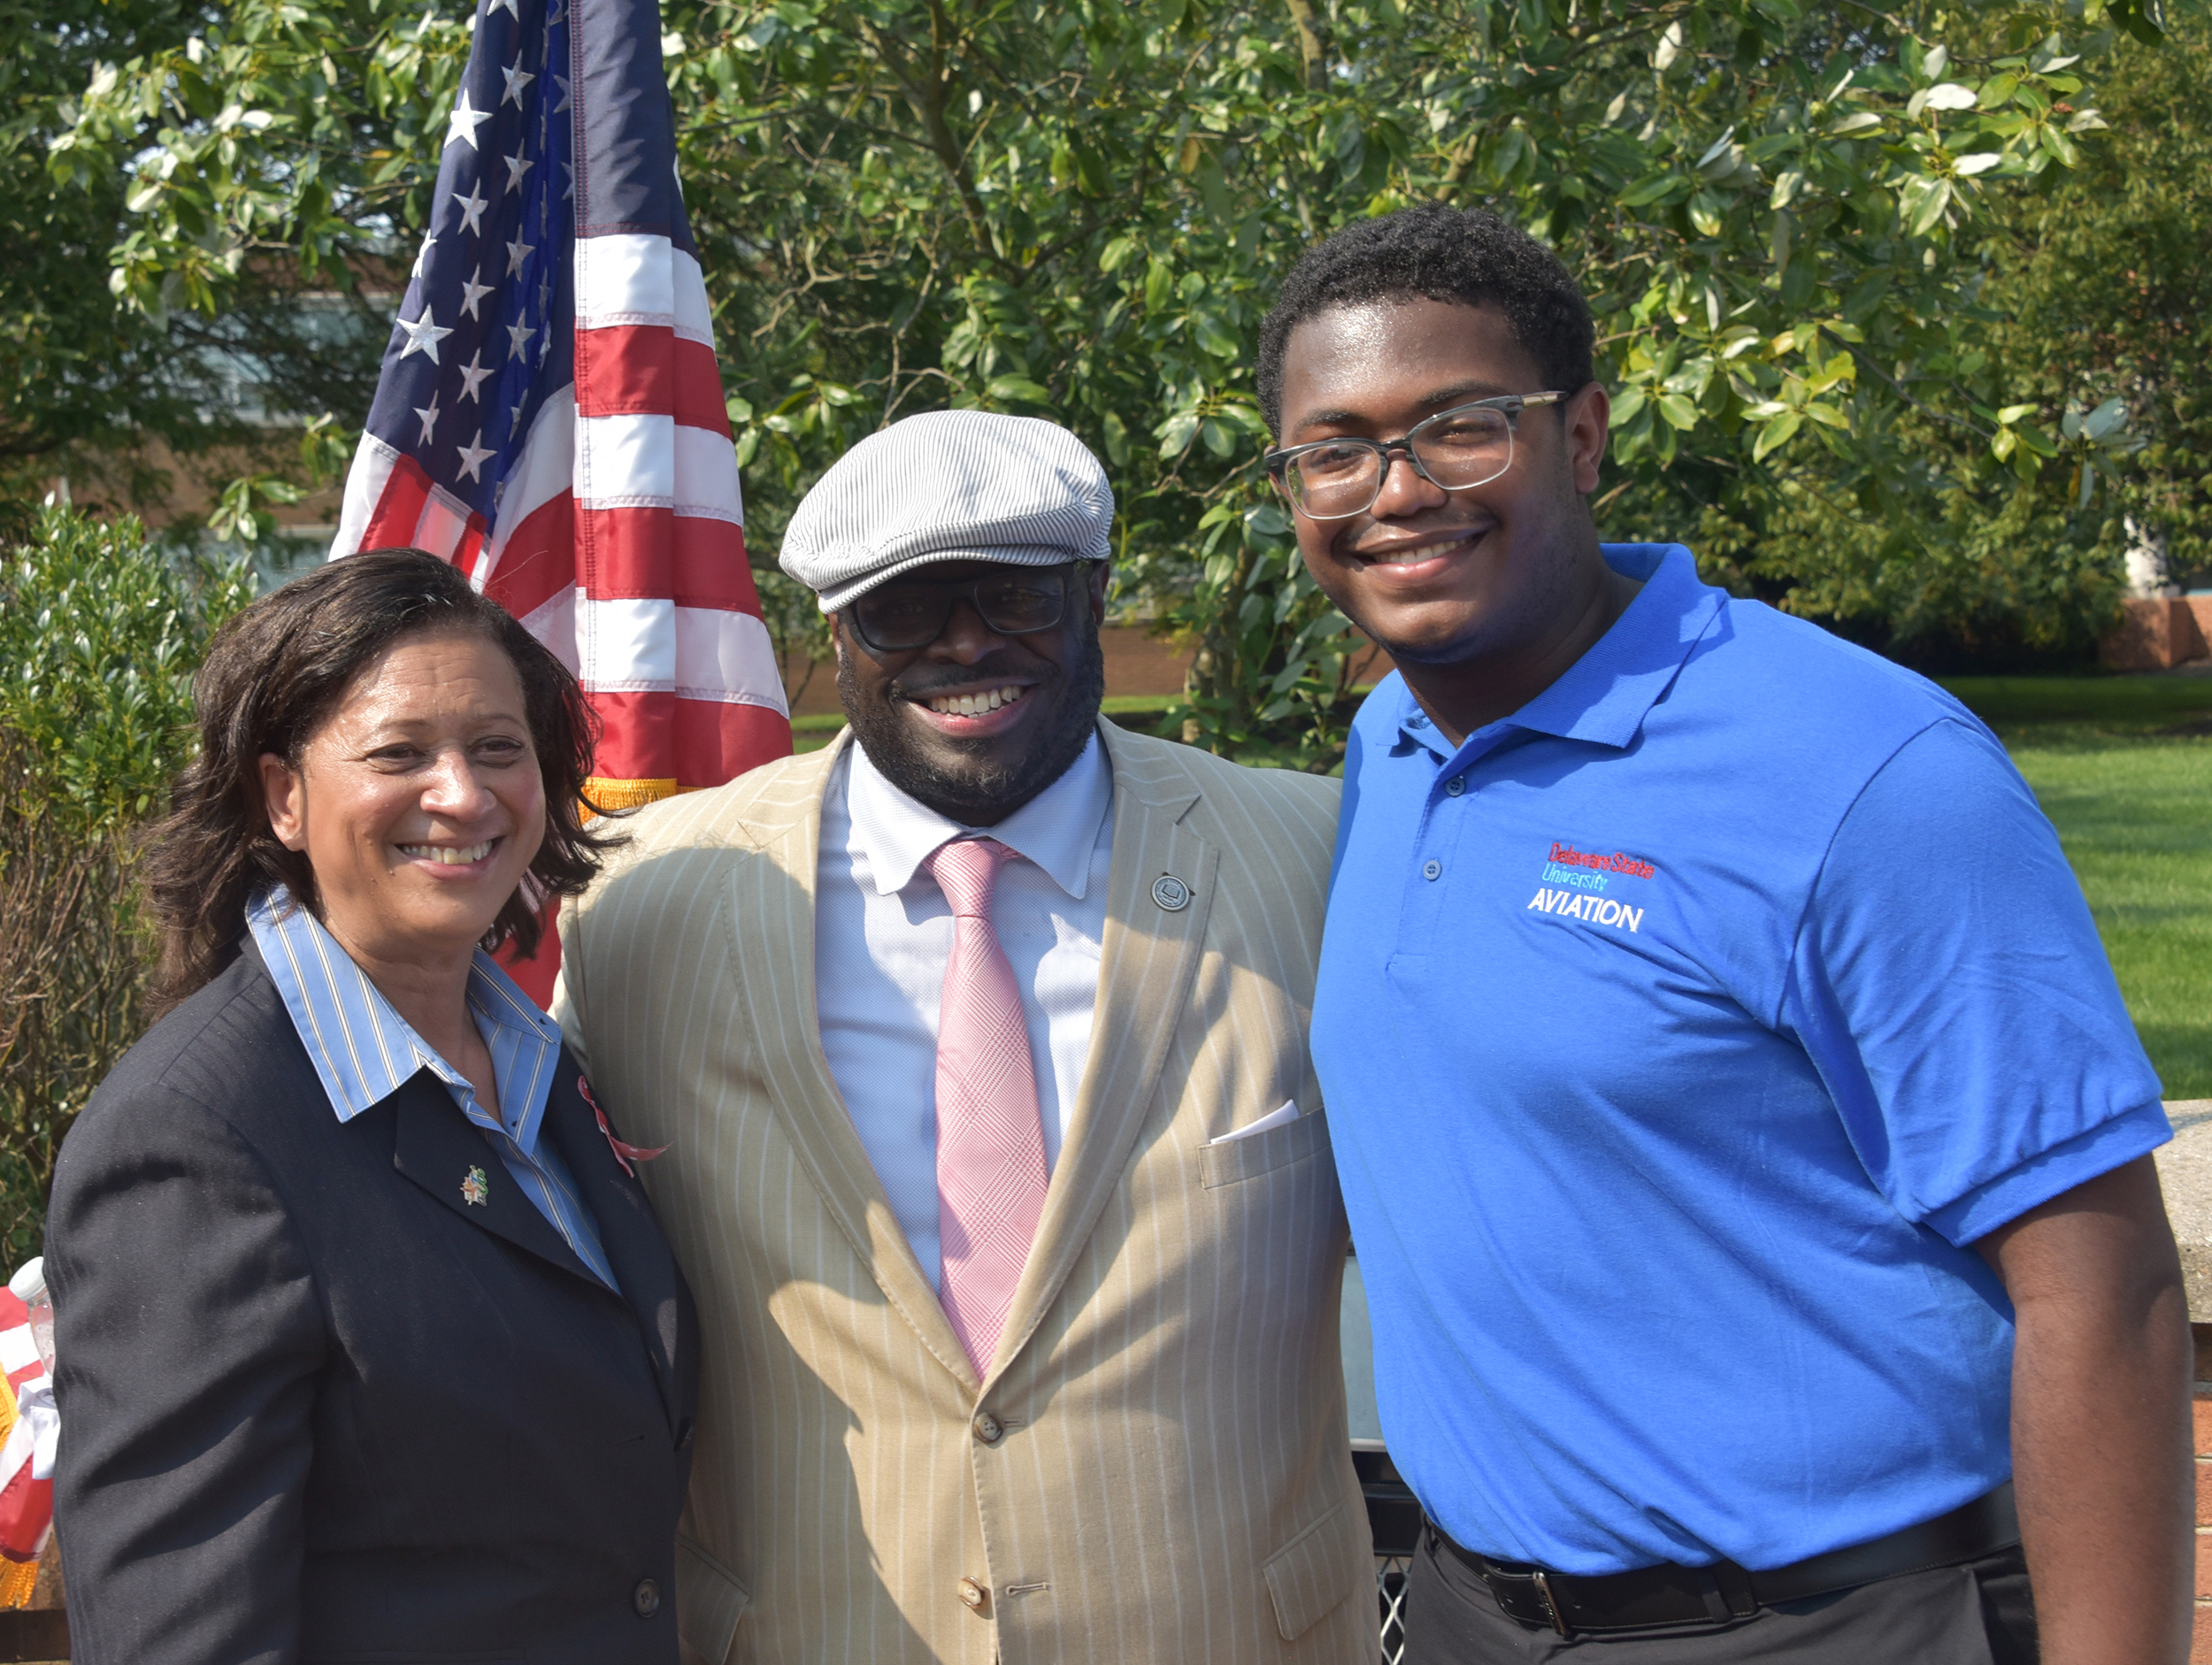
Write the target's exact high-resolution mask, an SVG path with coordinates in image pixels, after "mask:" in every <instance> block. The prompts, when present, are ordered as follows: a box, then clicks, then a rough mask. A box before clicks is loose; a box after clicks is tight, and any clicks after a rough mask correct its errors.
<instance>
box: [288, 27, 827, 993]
mask: <svg viewBox="0 0 2212 1665" xmlns="http://www.w3.org/2000/svg"><path fill="white" fill-rule="evenodd" d="M660 27H661V26H660V12H659V7H658V5H657V4H656V0H482V3H481V4H480V5H479V6H478V8H477V13H476V28H475V34H474V36H473V38H472V42H471V45H470V49H469V62H468V65H467V67H466V69H465V71H464V73H463V75H462V85H461V89H460V93H459V96H458V97H457V100H456V101H455V104H454V107H453V110H452V112H451V114H450V116H449V119H448V127H447V130H446V139H445V149H444V153H443V156H442V159H441V160H440V163H439V167H438V181H437V186H436V188H435V189H434V191H433V192H432V194H431V215H430V225H429V228H428V231H427V233H426V235H425V237H424V240H423V246H422V252H421V254H420V255H419V257H418V258H417V260H416V262H415V269H414V272H413V273H412V275H411V278H410V280H409V281H408V286H407V292H406V294H405V295H403V297H402V298H401V301H400V307H399V314H398V318H397V319H396V322H395V324H394V326H393V330H392V338H391V341H390V343H389V345H388V346H387V347H386V349H385V353H384V368H383V372H382V374H381V375H380V378H379V379H378V382H377V390H376V398H375V402H374V403H373V405H372V406H371V408H370V410H369V420H368V424H367V426H366V429H365V432H364V433H363V434H362V438H361V446H360V449H359V450H358V451H357V453H356V455H355V457H354V462H353V468H352V472H350V473H349V476H348V477H347V480H346V488H345V498H344V503H343V506H342V510H341V513H340V518H339V526H338V534H337V537H336V539H335V540H334V542H333V544H332V546H331V554H332V556H334V557H336V556H349V555H354V554H357V553H358V552H360V551H361V550H363V549H380V548H388V547H390V546H394V545H412V546H413V547H415V548H417V549H427V550H429V551H430V552H431V553H432V554H434V555H437V556H442V557H444V558H445V559H447V560H449V561H451V562H453V563H454V564H456V565H457V566H460V567H463V568H465V569H466V571H467V572H469V574H470V576H471V577H472V579H474V581H475V582H476V585H477V587H479V588H480V589H481V590H482V591H484V593H485V594H487V595H490V596H492V597H493V598H494V599H495V600H496V601H498V602H501V603H503V605H504V606H505V607H506V608H507V609H508V610H509V611H511V612H512V613H513V614H514V615H515V616H516V617H517V618H520V619H521V620H522V621H523V622H524V623H525V624H526V625H528V626H529V628H530V630H531V632H532V633H534V635H536V636H537V638H538V639H539V640H540V641H542V642H544V643H545V644H546V645H547V646H548V647H549V648H552V649H553V651H554V652H555V653H556V654H557V655H559V656H560V657H561V658H562V659H563V661H565V663H566V664H568V666H569V668H570V669H571V670H572V671H575V672H576V674H577V677H578V678H579V679H580V680H581V682H582V683H583V686H584V690H585V693H586V694H588V697H589V698H590V701H591V703H592V705H593V707H594V709H595V710H596V711H597V713H598V715H599V717H600V718H601V720H602V723H603V734H602V737H601V740H600V743H599V749H598V754H597V761H596V763H595V768H594V772H593V777H592V779H591V782H590V784H589V786H588V788H587V794H588V796H589V797H590V799H591V800H592V802H595V803H596V804H598V805H599V806H600V807H601V808H603V809H628V808H631V807H633V806H634V805H637V804H641V803H647V802H651V801H652V800H654V799H656V798H663V797H666V796H668V795H669V794H672V793H675V792H679V791H682V790H685V789H687V788H691V787H697V786H719V785H721V784H722V783H723V782H724V781H726V780H729V779H733V777H735V776H737V775H739V774H741V773H742V772H744V771H746V770H748V769H751V768H754V767H757V765H759V764H761V763H767V762H769V761H771V760H772V759H774V758H777V757H781V756H785V755H786V754H787V753H788V752H789V751H790V749H791V726H790V721H789V717H788V716H787V710H786V707H785V703H784V694H783V678H782V675H781V667H780V665H779V664H777V662H776V655H775V651H774V648H773V647H772V643H771V641H770V638H769V635H768V631H767V627H766V626H765V625H764V624H763V623H762V622H761V617H760V598H759V596H758V595H757V593H756V592H755V590H754V587H753V577H752V572H751V569H750V568H749V566H748V565H747V564H746V557H745V528H744V521H745V514H744V503H743V500H742V498H741V495H740V493H739V490H738V483H737V454H736V451H735V449H733V446H732V444H731V439H730V426H729V418H728V415H727V413H726V410H725V409H724V402H723V395H722V378H721V372H720V371H719V370H718V368H717V365H716V362H715V355H714V328H713V324H712V320H711V318H710V313H709V311H708V305H707V289H706V282H705V280H704V278H703V276H702V274H701V272H700V269H699V261H698V256H697V252H696V248H695V244H694V242H693V241H692V237H691V232H690V226H689V223H688V221H687V218H686V216H685V213H684V207H683V199H682V196H681V195H680V193H679V191H678V189H677V186H676V137H675V116H674V111H673V108H672V105H671V104H670V102H669V96H668V87H667V81H666V79H665V77H664V74H663V73H662V65H661V53H660V41H661V35H660ZM502 251H503V252H502ZM542 957H543V955H542V954H541V958H542ZM517 975H518V980H520V981H521V982H522V984H523V986H524V987H525V988H526V989H528V990H529V991H530V992H531V993H532V994H534V995H536V996H537V997H538V998H540V999H541V1000H542V999H543V998H545V995H546V994H547V993H549V991H550V988H551V985H552V976H551V972H550V971H549V969H546V967H545V966H543V965H541V966H539V967H537V968H535V969H534V970H526V969H521V968H518V969H517Z"/></svg>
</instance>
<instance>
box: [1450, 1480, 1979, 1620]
mask: <svg viewBox="0 0 2212 1665" xmlns="http://www.w3.org/2000/svg"><path fill="white" fill-rule="evenodd" d="M1428 1531H1429V1533H1430V1535H1431V1536H1432V1538H1434V1539H1435V1541H1436V1544H1437V1546H1439V1547H1440V1548H1443V1549H1447V1550H1449V1551H1450V1552H1451V1553H1452V1554H1454V1555H1455V1556H1456V1557H1457V1558H1458V1559H1459V1560H1460V1561H1463V1562H1464V1563H1465V1564H1466V1565H1467V1566H1468V1567H1469V1568H1470V1569H1471V1570H1472V1571H1473V1572H1474V1573H1475V1574H1476V1576H1477V1577H1479V1578H1481V1580H1482V1581H1483V1583H1484V1584H1486V1585H1488V1586H1489V1589H1490V1593H1491V1594H1492V1595H1493V1596H1494V1597H1496V1598H1497V1602H1498V1606H1499V1607H1502V1608H1503V1609H1504V1610H1505V1612H1506V1613H1507V1614H1508V1615H1510V1616H1511V1617H1513V1618H1516V1619H1518V1620H1520V1621H1521V1623H1524V1624H1540V1625H1547V1626H1548V1627H1549V1628H1550V1629H1552V1630H1556V1631H1558V1632H1559V1634H1560V1635H1562V1636H1573V1635H1576V1634H1578V1632H1582V1631H1588V1632H1590V1633H1592V1634H1594V1635H1602V1634H1604V1633H1605V1632H1607V1631H1609V1630H1655V1629H1657V1628H1659V1627H1661V1626H1663V1625H1681V1624H1726V1623H1730V1622H1732V1621H1733V1620H1737V1619H1747V1618H1749V1617H1750V1616H1751V1615H1753V1614H1754V1613H1755V1612H1757V1611H1758V1610H1759V1609H1760V1608H1761V1607H1771V1606H1773V1605H1774V1604H1775V1603H1776V1602H1778V1601H1801V1600H1805V1599H1806V1598H1807V1597H1809V1596H1824V1595H1832V1594H1833V1593H1835V1592H1837V1591H1839V1590H1849V1589H1852V1588H1854V1587H1855V1586H1856V1585H1859V1584H1872V1583H1874V1582H1875V1581H1876V1580H1877V1579H1879V1578H1895V1577H1899V1576H1901V1574H1904V1573H1909V1572H1925V1571H1927V1570H1929V1569H1932V1568H1936V1567H1955V1566H1959V1565H1961V1564H1962V1563H1964V1562H1966V1561H1978V1560H1979V1559H1981V1558H1982V1557H1983V1556H1985V1555H1992V1554H1996V1552H1997V1551H1999V1550H2001V1549H2005V1548H2008V1547H2009V1546H2012V1545H2014V1544H2016V1543H2018V1542H2019V1541H2020V1517H2019V1515H2018V1513H2017V1512H2016V1510H2015V1509H2014V1508H2013V1503H2012V1482H2011V1481H2009V1480H2008V1481H2006V1482H2005V1484H2004V1485H2001V1486H1999V1487H1998V1488H1997V1489H1996V1490H1995V1491H1994V1492H1990V1493H1989V1494H1988V1495H1987V1496H1986V1497H1979V1498H1977V1499H1975V1500H1974V1501H1972V1502H1971V1503H1969V1504H1967V1505H1965V1506H1964V1507H1963V1508H1955V1509H1953V1510H1952V1511H1951V1512H1950V1513H1949V1514H1948V1515H1938V1516H1937V1517H1936V1518H1935V1519H1934V1520H1932V1521H1923V1522H1921V1523H1920V1524H1919V1525H1917V1526H1908V1527H1906V1528H1905V1529H1904V1530H1903V1531H1897V1532H1892V1533H1890V1534H1889V1536H1888V1537H1886V1538H1874V1539H1872V1540H1871V1541H1870V1542H1868V1543H1864V1544H1854V1545H1852V1546H1849V1547H1848V1548H1847V1549H1832V1550H1830V1551H1829V1552H1828V1553H1827V1554H1824V1555H1815V1556H1813V1557H1812V1558H1811V1559H1809V1560H1808V1561H1795V1562H1793V1563H1792V1564H1791V1565H1789V1566H1787V1567H1776V1568H1772V1569H1769V1570H1767V1571H1765V1572H1754V1571H1752V1570H1751V1569H1749V1568H1747V1567H1740V1566H1738V1565H1737V1564H1736V1563H1735V1562H1734V1561H1717V1562H1715V1563H1714V1564H1713V1565H1712V1566H1709V1567H1678V1566H1676V1565H1674V1564H1673V1563H1672V1562H1666V1563H1663V1564H1662V1565H1660V1566H1657V1567H1639V1568H1637V1569H1634V1570H1633V1571H1631V1572H1617V1573H1605V1574H1601V1575H1598V1576H1596V1577H1583V1576H1581V1575H1578V1574H1575V1573H1564V1572H1553V1571H1551V1570H1550V1569H1548V1568H1543V1567H1531V1566H1528V1565H1526V1564H1525V1563H1524V1562H1520V1561H1493V1560H1491V1559H1490V1557H1489V1556H1487V1555H1481V1554H1476V1553H1475V1552H1474V1551H1473V1550H1471V1549H1462V1548H1461V1547H1460V1546H1458V1545H1457V1544H1455V1543H1454V1542H1452V1540H1451V1539H1450V1538H1447V1537H1446V1536H1445V1535H1444V1534H1443V1533H1442V1532H1441V1531H1438V1529H1437V1528H1436V1526H1435V1525H1434V1524H1433V1523H1432V1524H1431V1525H1430V1526H1429V1528H1428Z"/></svg>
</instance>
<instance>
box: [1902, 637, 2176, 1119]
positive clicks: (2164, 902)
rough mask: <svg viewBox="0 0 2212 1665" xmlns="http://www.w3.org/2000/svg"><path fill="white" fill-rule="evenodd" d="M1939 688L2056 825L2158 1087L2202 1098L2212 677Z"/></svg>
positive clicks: (1959, 683)
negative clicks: (1979, 728)
mask: <svg viewBox="0 0 2212 1665" xmlns="http://www.w3.org/2000/svg"><path fill="white" fill-rule="evenodd" d="M1945 686H1946V687H1949V688H1950V689H1951V691H1952V692H1953V693H1954V694H1957V695H1958V696H1959V698H1960V699H1961V700H1962V701H1964V702H1966V703H1967V704H1968V705H1970V706H1971V707H1973V708H1974V709H1975V710H1976V711H1977V712H1978V713H1979V714H1980V716H1981V717H1983V719H1984V720H1985V721H1986V722H1987V723H1988V724H1989V725H1990V726H1991V727H1993V728H1994V729H1995V730H1996V731H1997V733H1998V735H1999V736H2000V737H2001V739H2002V740H2004V742H2005V745H2006V747H2007V748H2008V750H2010V752H2011V753H2012V756H2013V760H2014V761H2015V762H2016V763H2018V764H2019V766H2020V772H2021V773H2022V774H2024V775H2025V776H2026V777H2027V779H2028V784H2029V785H2030V786H2033V787H2034V788H2035V794H2036V796H2037V797H2038V798H2039V800H2041V802H2042V804H2043V809H2044V811H2045V813H2046V814H2047V815H2048V816H2049V817H2051V820H2052V822H2053V823H2054V824H2055V825H2056V826H2057V828H2058V835H2059V840H2060V842H2061V843H2062V844H2063V845H2064V846H2065V848H2066V855H2067V858H2068V859H2069V860H2070V861H2071V862H2072V863H2073V864H2074V871H2075V873H2076V875H2077V876H2078V877H2079V879H2081V885H2082V889H2083V891H2084V892H2085V893H2086V894H2087V895H2088V897H2089V907H2090V910H2091V912H2093V914H2094V915H2095V916H2096V919H2097V928H2098V929H2099V930H2100V931H2101V932H2103V934H2104V942H2105V949H2106V952H2108V954H2110V955H2111V956H2112V968H2113V970H2114V971H2115V972H2116V973H2117V975H2118V977H2119V979H2120V988H2121V992H2122V993H2123V994H2125V995H2126V996H2127V1001H2128V1009H2129V1010H2130V1011H2131V1013H2133V1015H2134V1017H2135V1027H2136V1031H2137V1032H2138V1033H2139V1034H2140V1035H2141V1036H2142V1038H2143V1045H2144V1047H2145V1048H2146V1049H2147V1051H2148V1052H2149V1053H2150V1055H2151V1062H2152V1063H2154V1064H2155V1065H2157V1067H2158V1073H2159V1076H2160V1078H2162V1080H2163V1081H2164V1083H2165V1087H2166V1096H2167V1097H2168V1098H2170V1099H2202V1098H2212V677H2124V678H2122V677H2101V678H2058V677H2036V678H2027V677H2019V678H1959V679H1955V680H1951V681H1948V682H1947V683H1946V685H1945Z"/></svg>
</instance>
